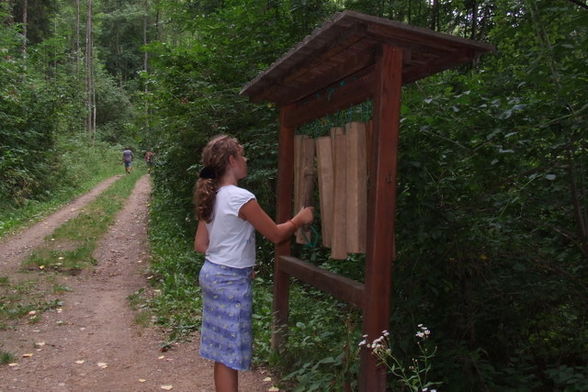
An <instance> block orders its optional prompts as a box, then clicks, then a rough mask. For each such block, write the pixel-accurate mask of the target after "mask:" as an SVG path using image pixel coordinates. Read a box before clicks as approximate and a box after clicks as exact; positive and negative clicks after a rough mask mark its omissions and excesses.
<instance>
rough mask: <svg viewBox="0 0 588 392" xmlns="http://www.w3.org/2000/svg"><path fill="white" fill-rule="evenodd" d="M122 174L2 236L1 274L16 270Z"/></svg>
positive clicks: (0, 247) (0, 250) (0, 242)
mask: <svg viewBox="0 0 588 392" xmlns="http://www.w3.org/2000/svg"><path fill="white" fill-rule="evenodd" d="M120 177H121V176H114V177H110V178H108V179H106V180H104V181H102V182H101V183H100V184H98V185H97V186H96V187H94V189H92V190H91V191H90V192H88V193H86V194H84V195H82V196H80V197H78V198H77V199H75V200H74V201H72V202H71V203H69V204H68V205H67V206H65V207H63V208H62V209H61V210H59V211H57V212H55V213H53V214H52V215H50V216H49V217H47V218H46V219H44V220H42V221H40V222H38V223H36V224H34V225H33V226H31V227H29V228H26V229H24V230H20V231H19V232H17V233H15V234H13V235H10V236H7V237H5V238H2V240H0V274H4V275H6V274H8V273H10V272H14V271H15V270H17V269H18V267H19V266H20V262H21V261H22V260H24V259H25V258H26V257H27V256H28V255H29V254H30V253H31V252H32V251H33V249H35V248H36V247H37V246H39V245H41V243H42V242H43V239H44V238H45V237H46V236H48V235H49V234H51V233H53V231H54V230H55V229H56V228H58V227H59V226H61V225H62V224H64V223H65V222H67V221H68V220H70V219H71V218H74V217H75V216H76V215H78V214H79V212H80V210H81V209H82V208H83V207H84V206H85V205H86V204H88V203H90V202H91V201H93V200H94V199H95V198H96V197H98V195H99V194H100V193H102V192H103V191H104V190H106V188H108V187H109V186H110V185H112V183H113V182H115V181H116V180H118V179H120Z"/></svg>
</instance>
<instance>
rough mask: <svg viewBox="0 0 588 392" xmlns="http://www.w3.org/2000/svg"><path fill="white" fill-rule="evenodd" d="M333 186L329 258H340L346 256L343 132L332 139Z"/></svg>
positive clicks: (345, 174)
mask: <svg viewBox="0 0 588 392" xmlns="http://www.w3.org/2000/svg"><path fill="white" fill-rule="evenodd" d="M333 145H334V147H333V153H334V162H335V163H334V165H333V167H334V174H335V186H334V188H333V194H334V196H335V200H334V203H333V238H332V241H331V258H333V259H338V260H342V259H345V258H346V257H347V243H346V242H347V230H346V225H347V198H346V192H347V170H346V169H347V165H346V164H345V161H346V158H347V157H346V155H347V141H346V135H345V134H339V135H335V138H334V140H333Z"/></svg>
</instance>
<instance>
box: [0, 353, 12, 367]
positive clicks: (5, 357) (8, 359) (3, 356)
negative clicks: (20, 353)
mask: <svg viewBox="0 0 588 392" xmlns="http://www.w3.org/2000/svg"><path fill="white" fill-rule="evenodd" d="M14 359H15V357H14V354H12V353H9V352H8V351H4V350H0V365H7V364H9V363H12V362H14Z"/></svg>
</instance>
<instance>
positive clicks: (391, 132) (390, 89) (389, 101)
mask: <svg viewBox="0 0 588 392" xmlns="http://www.w3.org/2000/svg"><path fill="white" fill-rule="evenodd" d="M374 76H375V78H374V79H375V89H374V105H373V135H372V140H371V143H372V148H371V151H372V157H371V168H370V175H371V180H370V187H369V188H370V189H369V194H368V198H369V199H368V200H369V202H368V208H369V210H368V233H367V238H368V242H367V254H366V274H365V275H366V281H365V292H364V319H363V333H364V334H367V335H368V341H370V342H371V341H373V340H374V339H375V338H377V337H378V336H380V335H381V334H382V331H383V330H385V329H386V330H387V329H388V323H389V320H390V294H391V291H392V265H393V262H394V255H395V245H394V218H395V210H396V154H397V150H398V128H399V125H400V97H401V88H402V49H400V48H395V47H390V46H388V45H382V52H381V56H380V57H379V59H378V60H377V63H376V68H375V75H374ZM392 333H393V332H392ZM359 387H360V389H359V390H360V391H361V392H383V391H385V390H386V369H384V368H383V367H382V366H379V365H378V361H377V359H376V357H375V356H374V355H372V354H370V352H369V350H367V349H365V348H364V349H362V352H361V364H360V382H359Z"/></svg>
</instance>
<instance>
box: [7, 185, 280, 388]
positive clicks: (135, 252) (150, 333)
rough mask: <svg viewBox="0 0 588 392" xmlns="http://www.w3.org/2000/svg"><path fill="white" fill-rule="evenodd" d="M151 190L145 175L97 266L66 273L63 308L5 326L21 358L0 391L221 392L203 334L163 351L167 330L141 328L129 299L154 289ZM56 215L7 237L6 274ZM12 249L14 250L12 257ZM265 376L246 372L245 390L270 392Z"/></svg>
mask: <svg viewBox="0 0 588 392" xmlns="http://www.w3.org/2000/svg"><path fill="white" fill-rule="evenodd" d="M111 180H112V181H114V180H115V179H111ZM103 184H104V183H102V184H100V185H99V186H98V187H97V188H100V187H101V186H103ZM106 187H107V186H104V188H106ZM104 188H103V189H104ZM95 191H96V189H95V190H93V191H92V192H95ZM92 192H90V193H92ZM150 192H151V184H150V181H149V177H148V176H144V177H142V178H141V179H139V180H138V181H137V184H136V186H135V189H134V190H133V192H132V194H131V196H130V197H129V199H128V200H127V201H126V204H125V206H124V208H123V209H122V210H121V211H120V212H119V214H118V215H117V218H116V220H115V222H114V224H113V225H112V226H111V228H110V230H109V232H108V233H107V234H106V235H105V236H104V237H103V238H102V240H101V241H100V244H99V245H98V248H97V249H96V251H95V253H94V257H95V258H96V260H97V261H98V263H97V265H96V267H94V268H89V269H87V270H85V271H84V272H82V273H81V274H80V275H78V276H67V277H63V279H65V280H66V282H67V286H68V287H70V288H71V289H72V290H71V291H70V292H67V293H65V294H62V295H60V299H61V300H62V301H63V306H62V307H61V308H60V309H56V310H50V311H47V312H45V313H43V314H42V316H41V320H40V321H39V322H37V323H34V324H30V323H25V322H22V323H20V324H19V325H18V326H17V327H16V328H14V329H7V330H0V343H2V347H1V348H2V350H4V351H8V352H11V353H14V354H15V356H16V359H15V362H17V363H18V364H17V365H13V366H8V365H1V366H0V391H56V392H57V391H59V392H86V391H90V392H94V391H96V392H106V391H108V392H119V391H120V392H147V391H162V390H170V389H169V388H170V387H171V388H172V389H171V390H172V391H181V392H210V391H214V387H213V375H212V364H211V362H208V361H205V360H203V359H201V358H200V357H199V355H198V348H197V341H198V336H195V337H194V339H193V341H192V342H184V343H178V344H175V345H173V347H172V348H171V349H170V350H168V351H166V352H161V350H160V342H161V341H162V340H163V339H164V335H163V334H162V332H161V331H159V330H157V329H156V328H154V327H145V326H141V325H138V324H137V323H136V321H135V316H136V311H134V310H132V309H131V307H130V304H129V300H128V296H129V295H131V294H133V293H134V292H135V291H136V290H138V289H140V288H142V287H146V286H147V280H146V269H147V266H148V261H149V251H148V242H147V223H148V203H149V195H150ZM98 193H100V190H98V191H97V194H98ZM88 195H89V194H88ZM80 199H82V198H80ZM80 199H78V200H77V201H76V202H78V201H79V200H80ZM74 204H75V203H74ZM74 204H70V205H68V206H67V207H65V208H64V209H63V210H62V211H60V212H58V213H56V214H54V215H58V214H60V213H63V214H65V215H67V211H69V212H74V209H79V208H81V206H82V205H79V206H74ZM82 204H83V203H82ZM64 210H65V211H64ZM59 216H61V215H59ZM53 218H54V216H51V217H49V218H47V220H45V221H43V222H40V223H39V224H37V225H35V227H36V226H38V227H40V228H47V232H46V234H40V233H38V232H36V231H35V230H32V231H31V229H32V228H31V229H29V230H25V231H23V232H22V233H20V234H19V236H18V237H12V238H11V239H8V240H5V241H3V242H2V244H1V245H0V252H2V253H0V255H1V256H0V257H1V261H2V263H1V264H0V266H2V269H4V270H5V271H3V272H1V273H2V274H4V275H6V271H8V270H14V271H16V268H17V266H18V265H19V264H20V263H18V262H16V260H17V259H19V260H20V259H22V258H23V257H24V256H22V254H26V253H28V251H30V250H31V249H32V248H34V246H35V245H37V242H38V243H40V241H41V240H42V238H43V237H44V236H45V235H47V234H49V233H51V230H52V229H51V230H50V229H49V227H52V228H55V227H57V226H58V225H59V224H60V223H56V222H53V223H51V222H50V221H51V220H52V219H53ZM60 219H61V218H60ZM65 220H67V219H65ZM65 220H63V221H59V222H61V223H62V222H64V221H65ZM27 233H33V234H31V236H33V237H34V241H33V239H31V240H30V241H29V240H27V238H25V237H26V236H27V235H28V234H27ZM37 236H38V238H39V239H38V240H37V239H36V238H37ZM35 241H36V242H35ZM7 250H8V251H7ZM4 252H11V253H8V254H9V255H10V256H6V255H7V253H4ZM19 252H20V253H19ZM9 262H10V265H11V267H10V268H8V267H7V266H8V264H9ZM15 273H16V272H15ZM8 276H9V277H10V276H11V275H10V274H9V275H8ZM264 377H265V375H262V374H260V373H257V372H241V373H240V379H239V390H240V391H243V392H245V391H246V392H258V391H259V392H261V391H267V390H268V388H269V387H271V384H269V383H267V382H263V378H264ZM166 388H167V389H166Z"/></svg>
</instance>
